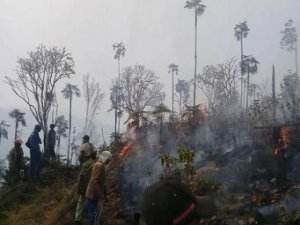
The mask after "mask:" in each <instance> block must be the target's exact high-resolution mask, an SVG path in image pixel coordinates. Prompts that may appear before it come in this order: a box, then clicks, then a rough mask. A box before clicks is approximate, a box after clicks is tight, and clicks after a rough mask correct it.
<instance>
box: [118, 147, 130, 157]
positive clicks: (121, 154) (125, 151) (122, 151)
mask: <svg viewBox="0 0 300 225" xmlns="http://www.w3.org/2000/svg"><path fill="white" fill-rule="evenodd" d="M128 149H129V144H127V145H125V146H124V147H123V148H122V149H121V151H120V156H121V157H124V156H125V155H126V153H127V151H128Z"/></svg>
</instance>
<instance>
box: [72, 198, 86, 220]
mask: <svg viewBox="0 0 300 225" xmlns="http://www.w3.org/2000/svg"><path fill="white" fill-rule="evenodd" d="M86 205H87V199H86V198H85V197H84V195H79V199H78V202H77V206H76V212H75V221H80V220H81V219H82V216H83V211H84V209H85V207H86Z"/></svg>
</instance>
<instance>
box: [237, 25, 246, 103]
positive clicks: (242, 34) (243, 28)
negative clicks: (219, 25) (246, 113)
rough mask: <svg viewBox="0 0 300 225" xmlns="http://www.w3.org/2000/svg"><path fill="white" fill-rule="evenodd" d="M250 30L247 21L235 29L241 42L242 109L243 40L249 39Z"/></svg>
mask: <svg viewBox="0 0 300 225" xmlns="http://www.w3.org/2000/svg"><path fill="white" fill-rule="evenodd" d="M249 30H250V29H249V28H248V25H247V21H244V22H241V23H239V24H236V25H235V27H234V36H235V37H236V39H237V41H240V42H241V64H240V65H241V107H243V83H242V80H243V74H244V73H245V72H244V71H243V55H244V53H243V39H244V38H247V36H248V32H249Z"/></svg>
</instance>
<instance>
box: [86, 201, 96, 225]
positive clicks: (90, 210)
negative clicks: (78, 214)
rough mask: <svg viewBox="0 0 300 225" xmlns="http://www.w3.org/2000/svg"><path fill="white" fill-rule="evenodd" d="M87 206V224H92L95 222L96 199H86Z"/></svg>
mask: <svg viewBox="0 0 300 225" xmlns="http://www.w3.org/2000/svg"><path fill="white" fill-rule="evenodd" d="M87 207H88V217H89V225H94V224H95V213H96V208H97V200H95V199H88V203H87Z"/></svg>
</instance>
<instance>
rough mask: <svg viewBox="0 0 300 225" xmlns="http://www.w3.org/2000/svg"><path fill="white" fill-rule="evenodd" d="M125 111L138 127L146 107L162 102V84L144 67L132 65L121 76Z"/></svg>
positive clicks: (163, 95) (163, 96) (163, 94)
mask: <svg viewBox="0 0 300 225" xmlns="http://www.w3.org/2000/svg"><path fill="white" fill-rule="evenodd" d="M121 85H122V88H123V95H124V104H125V107H124V108H125V111H126V112H127V113H129V117H131V118H134V119H135V120H136V122H137V124H138V125H139V119H140V118H141V117H142V116H143V113H144V112H145V109H146V107H148V106H155V105H158V104H160V103H162V102H163V100H164V98H165V93H164V92H163V91H162V88H163V86H162V84H161V83H159V82H158V77H157V76H156V75H155V73H154V72H153V71H152V70H148V69H146V68H145V66H142V65H134V66H129V67H126V68H125V69H124V72H123V74H122V76H121Z"/></svg>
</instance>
